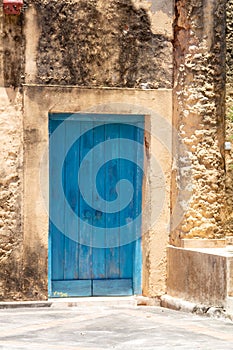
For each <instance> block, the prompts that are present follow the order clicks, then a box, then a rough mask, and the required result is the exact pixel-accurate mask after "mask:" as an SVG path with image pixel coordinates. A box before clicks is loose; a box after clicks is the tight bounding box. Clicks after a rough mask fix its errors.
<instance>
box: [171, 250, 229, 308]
mask: <svg viewBox="0 0 233 350" xmlns="http://www.w3.org/2000/svg"><path fill="white" fill-rule="evenodd" d="M232 258H233V256H232V255H230V254H229V253H228V252H226V249H223V248H199V249H195V248H192V249H191V248H189V249H185V248H176V247H173V246H169V247H168V278H167V293H168V295H170V296H172V297H173V298H178V299H182V300H188V301H190V302H192V303H195V304H203V305H207V306H209V307H211V306H214V307H225V306H226V298H227V293H228V289H229V287H228V283H227V275H228V265H229V264H228V261H229V260H231V259H232Z"/></svg>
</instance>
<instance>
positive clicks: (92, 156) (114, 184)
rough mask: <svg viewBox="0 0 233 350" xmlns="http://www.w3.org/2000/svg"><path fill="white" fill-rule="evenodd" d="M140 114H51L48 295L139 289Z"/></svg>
mask: <svg viewBox="0 0 233 350" xmlns="http://www.w3.org/2000/svg"><path fill="white" fill-rule="evenodd" d="M143 120H144V118H143V116H125V115H121V116H119V115H108V116H107V115H81V114H72V115H71V114H50V117H49V134H50V144H49V169H50V170H49V179H50V180H49V184H50V192H49V193H50V199H49V202H50V205H49V211H50V225H49V231H50V232H49V295H50V296H53V297H66V296H91V295H94V296H99V295H132V294H141V219H140V214H141V206H142V180H143V169H142V168H143V142H144V141H143V140H144V132H143ZM126 121H127V123H126ZM122 180H123V181H122Z"/></svg>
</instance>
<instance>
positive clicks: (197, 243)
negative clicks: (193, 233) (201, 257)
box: [181, 238, 226, 248]
mask: <svg viewBox="0 0 233 350" xmlns="http://www.w3.org/2000/svg"><path fill="white" fill-rule="evenodd" d="M225 246H226V240H225V239H187V238H186V239H185V238H184V239H181V247H182V248H224V247H225Z"/></svg>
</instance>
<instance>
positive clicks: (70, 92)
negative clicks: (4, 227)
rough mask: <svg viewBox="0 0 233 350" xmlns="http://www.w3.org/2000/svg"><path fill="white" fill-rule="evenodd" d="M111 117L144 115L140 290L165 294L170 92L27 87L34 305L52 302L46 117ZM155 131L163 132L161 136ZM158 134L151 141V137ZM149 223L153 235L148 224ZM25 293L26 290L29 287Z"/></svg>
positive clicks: (27, 253)
mask: <svg viewBox="0 0 233 350" xmlns="http://www.w3.org/2000/svg"><path fill="white" fill-rule="evenodd" d="M74 111H75V112H77V113H99V114H102V113H112V114H129V115H130V114H136V115H137V114H141V115H145V116H146V124H147V125H146V130H148V137H147V135H145V148H146V158H145V161H146V166H145V170H146V172H147V175H146V176H147V179H148V181H146V182H144V184H143V185H144V188H143V200H142V203H143V218H142V221H143V236H142V266H143V267H142V290H143V295H146V296H156V295H161V293H164V292H165V291H166V269H167V260H166V249H167V244H168V242H169V234H170V231H169V224H170V222H171V206H170V205H171V202H170V199H171V187H172V186H171V185H172V182H171V177H172V176H171V174H172V159H173V158H172V156H173V153H172V151H171V150H172V135H173V132H172V112H173V109H172V89H157V90H141V89H120V88H119V89H118V88H85V87H78V86H52V85H50V86H49V85H47V86H45V85H39V84H26V85H24V86H23V137H24V148H23V163H22V173H23V199H22V200H23V206H22V217H23V232H24V240H23V267H24V271H28V273H29V274H28V275H25V276H27V278H26V283H27V289H28V290H30V295H31V299H32V300H38V299H40V300H46V299H47V298H48V226H49V216H48V191H49V185H48V114H49V113H65V112H70V113H72V112H74ZM156 130H159V135H158V132H156ZM150 134H151V135H152V136H153V135H155V137H156V135H158V136H159V138H158V142H157V141H156V138H153V137H152V138H151V139H150V137H149V135H150ZM152 154H154V156H155V157H156V159H157V161H158V163H159V164H160V167H161V170H162V172H163V176H164V185H165V186H164V187H163V191H164V194H165V198H164V201H163V207H162V208H161V210H160V214H159V216H158V217H157V218H156V221H153V220H151V219H152V218H151V215H152V212H154V213H155V212H157V209H158V206H157V204H158V203H156V200H155V199H156V197H157V193H158V191H159V189H160V188H161V187H160V188H159V187H158V186H157V185H158V181H159V179H158V177H157V176H156V173H155V172H154V169H153V166H152V163H151V161H150V157H151V155H152ZM146 222H150V227H149V230H147V229H146V228H145V227H144V225H145V223H146ZM25 288H26V287H25Z"/></svg>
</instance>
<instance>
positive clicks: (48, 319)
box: [0, 306, 233, 350]
mask: <svg viewBox="0 0 233 350" xmlns="http://www.w3.org/2000/svg"><path fill="white" fill-rule="evenodd" d="M0 349H11V350H14V349H17V350H21V349H28V350H29V349H30V350H31V349H32V350H34V349H40V350H41V349H42V350H45V349H46V350H50V349H56V350H58V349H59V350H70V349H75V350H79V349H86V350H93V349H95V350H99V349H115V350H119V349H122V350H129V349H135V350H137V349H140V350H141V349H147V350H154V349H160V350H165V349H166V350H167V349H189V350H192V349H205V350H208V349H211V350H212V349H218V350H221V349H224V350H226V349H233V323H232V322H230V321H224V320H213V319H210V318H207V317H199V316H195V315H192V314H184V313H181V312H177V311H172V310H168V309H162V308H159V307H146V306H144V307H136V308H135V307H131V306H128V307H106V306H105V307H100V306H98V307H96V306H93V307H86V308H82V307H66V308H64V307H62V308H48V307H46V308H40V309H35V308H33V309H26V308H25V309H9V310H0Z"/></svg>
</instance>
